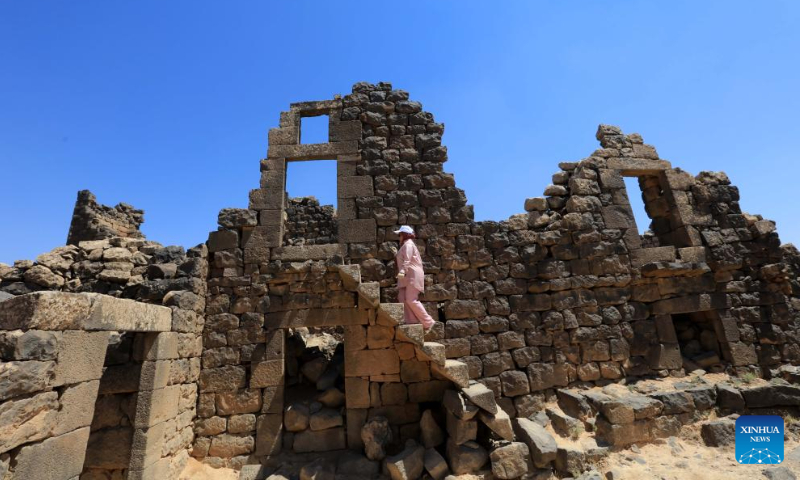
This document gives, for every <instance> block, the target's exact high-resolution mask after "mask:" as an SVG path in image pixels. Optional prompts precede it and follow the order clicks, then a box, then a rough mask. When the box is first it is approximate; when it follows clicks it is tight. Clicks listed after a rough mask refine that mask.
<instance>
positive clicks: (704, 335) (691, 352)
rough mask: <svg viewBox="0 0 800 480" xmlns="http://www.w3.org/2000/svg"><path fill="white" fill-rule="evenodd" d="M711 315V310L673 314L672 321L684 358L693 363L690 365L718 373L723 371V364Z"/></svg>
mask: <svg viewBox="0 0 800 480" xmlns="http://www.w3.org/2000/svg"><path fill="white" fill-rule="evenodd" d="M711 315H712V314H711V312H696V313H682V314H673V315H672V322H673V324H674V326H675V334H676V335H677V337H678V345H680V349H681V354H682V355H683V357H684V358H685V360H688V361H690V362H691V363H692V364H694V365H691V366H697V367H698V368H701V369H703V370H706V371H707V372H711V373H719V372H723V371H725V365H724V364H723V360H722V358H723V352H722V348H721V346H720V343H719V339H718V338H717V332H716V330H715V328H714V322H713V319H712V317H711Z"/></svg>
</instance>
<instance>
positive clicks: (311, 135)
mask: <svg viewBox="0 0 800 480" xmlns="http://www.w3.org/2000/svg"><path fill="white" fill-rule="evenodd" d="M328 120H329V119H328V116H327V115H317V116H314V117H302V118H300V143H303V144H312V143H328Z"/></svg>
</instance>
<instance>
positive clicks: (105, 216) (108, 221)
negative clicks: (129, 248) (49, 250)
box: [67, 190, 144, 245]
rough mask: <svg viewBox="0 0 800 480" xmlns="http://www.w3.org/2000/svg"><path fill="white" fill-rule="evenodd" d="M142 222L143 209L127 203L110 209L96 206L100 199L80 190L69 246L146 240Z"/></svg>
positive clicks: (68, 240)
mask: <svg viewBox="0 0 800 480" xmlns="http://www.w3.org/2000/svg"><path fill="white" fill-rule="evenodd" d="M143 222H144V211H143V210H137V209H135V208H133V207H132V206H131V205H128V204H127V203H119V204H117V205H116V206H115V207H108V206H105V205H102V204H99V203H97V198H96V197H95V196H94V194H93V193H92V192H90V191H89V190H81V191H80V192H78V199H77V200H76V201H75V209H74V211H73V213H72V222H71V223H70V226H69V234H68V235H67V245H77V244H78V242H82V241H85V240H103V239H106V238H112V237H123V238H144V235H142V233H141V232H140V231H139V226H140V225H141V224H142V223H143Z"/></svg>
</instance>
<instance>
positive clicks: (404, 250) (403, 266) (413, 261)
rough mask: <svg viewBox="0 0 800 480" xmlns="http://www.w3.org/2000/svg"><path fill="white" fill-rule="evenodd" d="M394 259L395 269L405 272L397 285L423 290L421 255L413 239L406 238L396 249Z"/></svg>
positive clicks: (423, 277) (423, 275) (423, 278)
mask: <svg viewBox="0 0 800 480" xmlns="http://www.w3.org/2000/svg"><path fill="white" fill-rule="evenodd" d="M395 259H396V260H397V271H398V272H403V273H405V274H406V276H405V278H403V279H402V280H400V281H399V282H398V285H397V286H398V287H400V288H404V287H411V288H413V289H415V290H417V291H419V292H424V291H425V273H424V272H423V271H422V257H421V256H420V254H419V249H418V248H417V245H416V244H415V243H414V241H413V240H411V239H408V240H406V242H405V243H404V244H403V245H401V246H400V249H399V250H398V251H397V255H396V257H395Z"/></svg>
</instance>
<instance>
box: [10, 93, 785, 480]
mask: <svg viewBox="0 0 800 480" xmlns="http://www.w3.org/2000/svg"><path fill="white" fill-rule="evenodd" d="M319 115H327V117H328V121H329V142H328V143H324V144H302V143H300V128H301V119H302V118H304V117H309V116H319ZM443 133H444V126H443V125H442V124H440V123H437V122H436V121H435V120H434V118H433V115H431V114H430V113H428V112H425V111H424V110H423V109H422V105H421V104H420V103H419V102H416V101H413V100H410V99H409V95H408V93H407V92H405V91H402V90H396V89H393V88H392V87H391V85H389V84H386V83H379V84H377V85H372V84H367V83H358V84H356V85H354V87H353V90H352V93H351V94H348V95H346V96H344V97H339V96H337V97H335V98H334V99H333V100H326V101H317V102H304V103H296V104H292V105H291V107H290V109H289V110H288V111H286V112H282V113H281V115H280V123H279V126H278V127H277V128H274V129H272V130H270V131H269V150H268V153H267V158H266V159H264V160H262V161H261V181H260V186H259V188H256V189H254V190H252V191H250V195H249V208H247V209H233V208H226V209H223V210H221V211H220V213H219V217H218V221H219V228H218V230H216V231H214V232H211V233H210V234H209V237H208V240H207V242H205V243H203V244H201V245H198V246H196V247H193V248H190V249H188V250H186V249H184V248H183V247H176V246H169V247H164V246H162V245H160V244H158V243H156V242H153V241H150V240H147V239H145V238H143V236H142V235H141V234H140V233H139V230H138V227H139V225H140V224H141V222H142V220H143V216H142V212H141V211H140V210H134V209H133V208H132V207H130V206H126V205H124V204H120V205H118V206H117V207H116V208H109V207H105V206H102V205H98V204H97V203H96V201H95V199H94V196H93V195H92V194H91V193H89V192H88V191H84V192H81V193H80V194H79V198H78V202H77V204H76V207H75V215H74V216H73V223H72V226H71V227H70V234H69V240H68V242H67V245H66V246H63V247H58V248H56V249H55V250H53V251H51V252H49V253H45V254H43V255H40V256H39V257H37V258H36V260H35V261H17V262H15V264H14V265H13V266H8V265H2V264H0V300H2V302H1V303H0V355H2V361H3V362H2V363H1V364H0V402H2V403H0V479H4V480H10V479H46V478H47V479H50V478H52V479H65V480H67V479H78V478H80V479H82V480H96V479H114V480H117V479H124V478H126V479H177V478H178V477H179V475H180V472H181V471H182V470H183V468H184V465H185V464H186V463H187V460H188V459H189V457H190V456H191V457H194V458H196V459H198V460H200V461H202V462H204V463H206V464H208V465H211V466H213V467H230V468H234V469H236V470H240V471H241V476H240V478H242V479H263V478H273V479H278V478H302V479H306V478H336V479H343V480H344V479H349V478H383V477H385V478H392V479H395V480H397V479H416V478H422V477H423V476H425V478H433V479H436V480H440V479H442V478H445V477H446V476H447V475H449V474H453V475H459V474H465V473H474V474H476V475H479V478H486V479H488V478H498V479H513V478H551V476H552V475H555V476H557V477H564V476H570V475H576V476H577V475H579V474H580V473H581V472H583V471H585V470H587V469H589V468H590V467H591V465H593V464H594V463H595V462H598V461H599V460H600V459H602V458H603V456H604V455H605V454H607V453H608V451H609V450H614V449H620V448H625V447H627V446H629V445H632V444H642V443H647V442H653V441H658V439H659V438H664V437H669V436H671V435H675V434H676V433H677V432H678V431H680V429H681V428H682V427H683V426H685V425H688V424H692V423H701V424H702V428H703V438H704V439H706V441H707V443H709V444H710V445H723V444H725V443H730V442H731V441H732V438H733V437H732V435H733V420H732V418H733V417H724V418H721V419H719V420H709V419H708V416H709V413H710V412H714V413H715V414H716V415H718V416H720V417H722V416H724V415H728V414H737V413H759V412H764V411H772V412H775V411H779V412H789V413H791V412H795V414H796V411H797V410H798V407H799V406H800V388H798V387H797V386H796V383H797V381H798V378H800V372H798V370H797V368H796V367H795V365H797V364H798V363H800V341H799V340H800V330H799V328H800V320H799V317H798V311H799V310H800V298H799V296H798V294H799V293H800V283H799V280H800V279H799V278H798V271H799V270H798V268H799V267H800V254H798V251H797V249H795V248H794V247H793V246H791V245H783V246H782V245H781V243H780V240H779V238H778V234H777V232H776V231H775V224H774V223H773V222H771V221H769V220H765V219H763V218H762V217H761V216H758V215H749V214H746V213H743V212H742V211H741V209H740V207H739V191H738V189H737V188H736V187H735V186H733V185H731V184H730V181H729V179H728V177H727V176H726V175H725V174H724V173H714V172H701V173H699V174H698V175H696V176H692V175H690V174H689V173H687V172H685V171H683V170H681V169H679V168H673V167H672V165H671V163H670V162H668V161H666V160H663V159H661V158H659V156H658V154H657V152H656V150H655V148H653V147H652V146H650V145H647V144H645V143H644V142H643V140H642V137H641V136H639V135H638V134H630V135H626V134H623V133H622V132H621V131H620V129H619V128H617V127H613V126H609V125H601V126H600V127H599V129H598V131H597V139H598V141H599V142H600V147H601V148H599V149H598V150H596V151H594V152H592V153H591V154H590V155H589V156H588V157H586V158H584V159H583V160H580V161H576V162H564V163H560V164H559V170H558V171H557V172H556V173H555V174H554V175H553V183H552V184H551V185H549V186H547V187H546V188H545V190H544V196H542V197H534V198H529V199H527V200H525V202H524V210H525V212H524V213H520V214H517V215H513V216H511V217H510V218H509V219H507V220H503V221H475V220H474V218H473V208H472V206H471V205H469V204H467V198H466V195H465V193H464V191H463V190H461V189H459V188H458V187H457V186H456V182H455V178H454V177H453V175H451V174H448V173H446V172H445V171H444V168H443V166H444V162H445V161H446V160H447V148H446V147H445V146H443V145H442V134H443ZM321 159H326V160H336V162H337V172H338V174H337V175H338V179H337V209H336V211H334V210H333V208H332V207H330V208H328V207H321V206H320V205H319V203H318V202H317V201H316V200H311V199H289V198H288V197H287V195H286V193H285V181H286V167H287V163H289V162H294V161H312V160H321ZM624 177H635V178H637V179H638V182H639V186H640V189H641V192H627V191H626V188H625V183H624V181H623V178H624ZM639 194H641V195H642V198H643V200H644V203H645V207H646V210H647V214H648V215H649V217H650V219H651V224H650V226H649V228H650V230H649V231H648V232H647V233H646V234H645V235H640V234H639V229H638V228H637V225H636V222H635V220H634V217H633V214H632V210H631V206H630V203H629V200H628V198H629V195H639ZM399 224H409V225H412V226H414V228H415V229H416V230H417V232H418V240H417V243H418V245H419V248H420V250H421V252H422V254H423V260H424V262H425V271H426V278H425V283H426V290H425V292H424V294H423V295H422V297H421V300H422V301H423V303H424V305H425V307H426V308H427V309H428V311H429V312H430V314H431V315H432V316H433V317H434V318H435V319H436V320H437V321H438V323H437V324H436V326H435V328H433V329H432V330H431V331H430V332H429V333H427V334H425V333H424V332H423V330H422V327H421V326H420V325H406V324H404V323H403V305H402V304H399V303H397V289H396V286H395V285H396V282H395V275H396V271H395V266H394V262H393V258H394V247H396V245H397V237H396V235H394V234H393V233H392V231H393V229H395V228H396V226H397V225H399ZM705 372H709V373H713V372H722V373H727V374H728V375H729V376H730V378H732V379H734V380H733V381H730V382H724V383H717V384H715V383H713V382H709V381H707V380H704V376H703V375H704V373H705ZM667 377H675V378H676V379H677V380H676V381H675V382H672V383H670V387H669V388H668V389H666V390H664V391H660V390H659V391H653V390H648V389H646V388H641V387H640V386H637V385H640V383H637V382H641V381H643V380H645V379H665V380H666V379H667ZM709 378H710V377H709ZM754 378H763V379H765V380H767V381H764V382H762V383H759V384H758V386H749V385H750V383H749V382H750V381H751V380H752V379H754ZM681 379H683V380H681ZM735 379H745V381H738V380H735ZM587 432H588V433H589V434H590V437H591V444H590V445H588V446H587V445H583V446H582V447H578V446H576V445H574V444H569V443H564V442H562V441H561V440H560V437H562V436H563V437H565V438H566V437H570V436H574V435H575V434H576V433H577V434H580V433H583V434H586V433H587Z"/></svg>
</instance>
